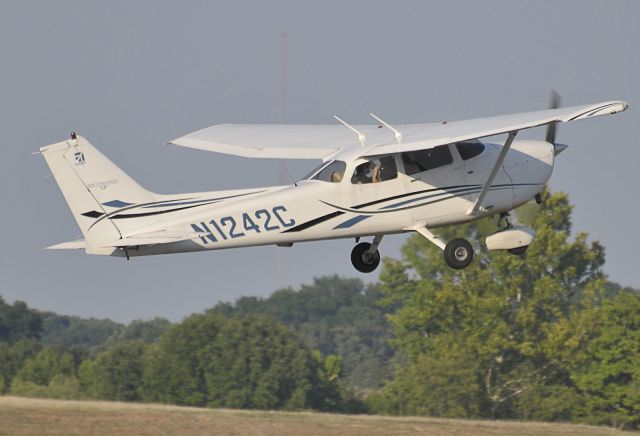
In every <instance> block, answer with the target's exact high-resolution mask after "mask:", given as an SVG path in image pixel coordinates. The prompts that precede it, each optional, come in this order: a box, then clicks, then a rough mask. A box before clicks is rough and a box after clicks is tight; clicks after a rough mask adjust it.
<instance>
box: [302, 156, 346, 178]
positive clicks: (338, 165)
mask: <svg viewBox="0 0 640 436" xmlns="http://www.w3.org/2000/svg"><path fill="white" fill-rule="evenodd" d="M346 169H347V164H346V163H344V162H343V161H341V160H334V161H333V162H331V163H330V164H329V165H327V166H325V167H324V168H322V169H321V170H320V171H319V172H318V173H317V174H316V175H315V176H313V177H311V179H312V180H322V181H323V182H331V183H340V182H341V181H342V177H343V176H344V171H345V170H346Z"/></svg>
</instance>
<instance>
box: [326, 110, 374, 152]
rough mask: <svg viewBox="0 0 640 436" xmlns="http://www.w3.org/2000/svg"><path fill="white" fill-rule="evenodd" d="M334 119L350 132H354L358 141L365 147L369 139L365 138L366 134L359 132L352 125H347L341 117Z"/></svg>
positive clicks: (335, 116)
mask: <svg viewBox="0 0 640 436" xmlns="http://www.w3.org/2000/svg"><path fill="white" fill-rule="evenodd" d="M333 118H335V119H336V120H338V121H339V122H340V123H341V124H343V125H344V126H345V127H347V128H348V129H349V130H351V131H352V132H354V133H355V134H356V135H358V141H360V145H362V146H364V141H366V140H367V137H366V136H364V134H363V133H362V132H359V131H358V130H357V129H356V128H355V127H353V126H352V125H351V124H349V123H347V122H346V121H344V120H342V119H341V118H340V117H339V116H337V115H334V116H333Z"/></svg>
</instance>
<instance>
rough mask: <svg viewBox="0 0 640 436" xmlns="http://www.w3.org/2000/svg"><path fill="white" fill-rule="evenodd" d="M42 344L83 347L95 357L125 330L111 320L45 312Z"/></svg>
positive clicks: (43, 315)
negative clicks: (113, 337)
mask: <svg viewBox="0 0 640 436" xmlns="http://www.w3.org/2000/svg"><path fill="white" fill-rule="evenodd" d="M41 317H42V326H43V332H42V338H41V341H42V344H44V345H50V346H55V347H63V348H71V347H82V348H85V349H88V350H90V352H92V354H93V355H95V354H96V353H97V352H99V351H102V350H104V349H105V348H106V345H105V344H106V342H107V340H108V339H109V338H110V337H111V336H114V335H115V334H117V333H118V332H119V331H121V330H122V329H124V326H123V325H122V324H118V323H116V322H114V321H111V320H109V319H95V318H80V317H78V316H66V315H58V314H56V313H53V312H43V313H42V314H41Z"/></svg>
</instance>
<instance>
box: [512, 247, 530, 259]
mask: <svg viewBox="0 0 640 436" xmlns="http://www.w3.org/2000/svg"><path fill="white" fill-rule="evenodd" d="M527 248H529V246H528V245H524V246H522V247H516V248H510V249H509V250H507V251H508V252H509V253H511V254H515V255H516V256H519V255H521V254H524V253H525V251H527Z"/></svg>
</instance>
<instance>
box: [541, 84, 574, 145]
mask: <svg viewBox="0 0 640 436" xmlns="http://www.w3.org/2000/svg"><path fill="white" fill-rule="evenodd" d="M561 103H562V98H561V97H560V94H558V93H557V92H556V91H555V90H551V100H550V101H549V109H558V108H559V107H560V104H561ZM557 124H558V123H557V122H555V123H549V126H547V136H546V137H545V141H547V142H548V143H550V144H553V148H554V155H555V156H557V155H559V154H560V153H562V152H563V151H564V150H565V149H566V148H567V147H568V145H565V144H557V143H556V133H557Z"/></svg>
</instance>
